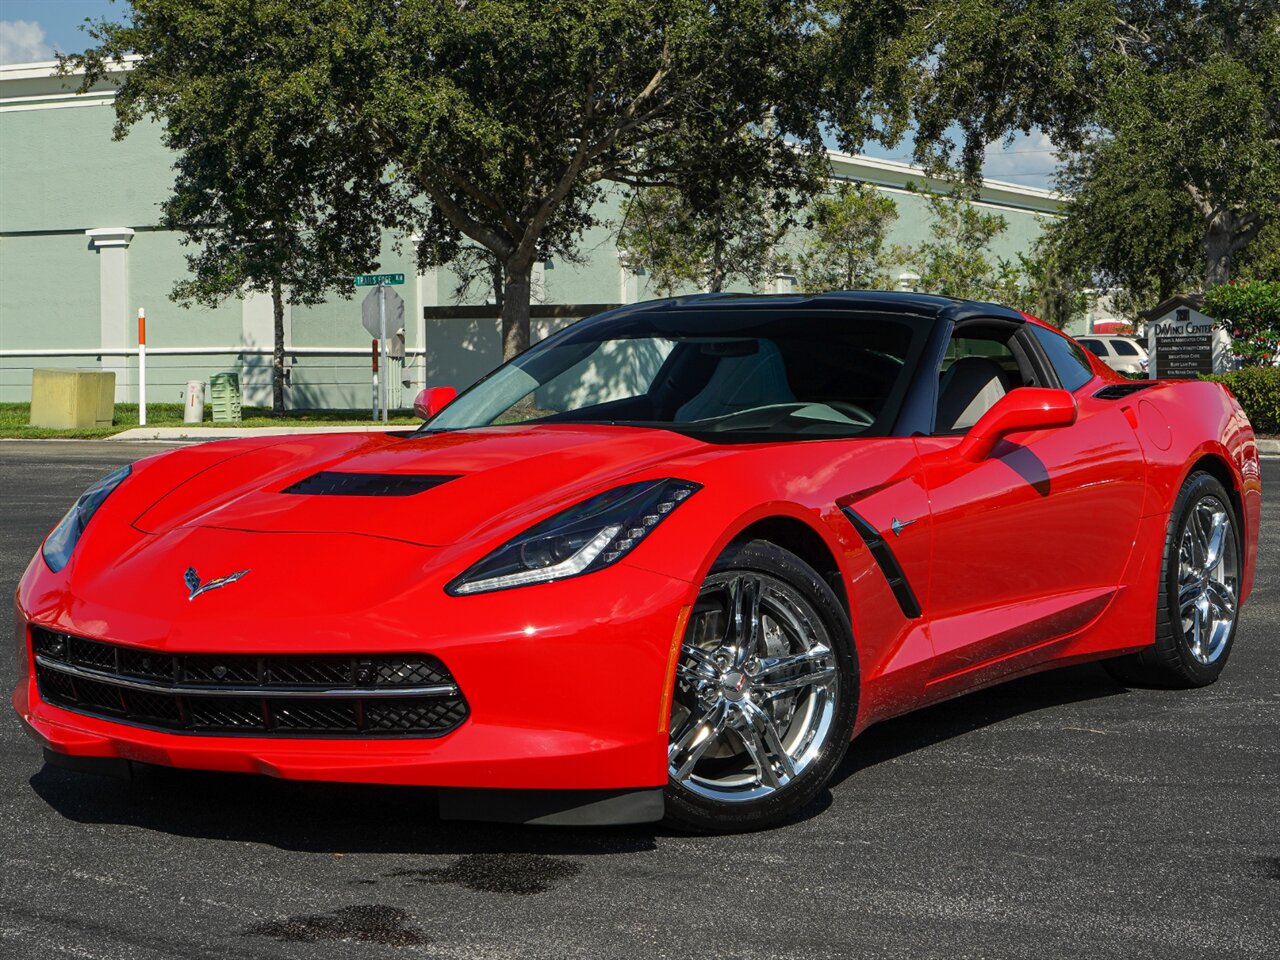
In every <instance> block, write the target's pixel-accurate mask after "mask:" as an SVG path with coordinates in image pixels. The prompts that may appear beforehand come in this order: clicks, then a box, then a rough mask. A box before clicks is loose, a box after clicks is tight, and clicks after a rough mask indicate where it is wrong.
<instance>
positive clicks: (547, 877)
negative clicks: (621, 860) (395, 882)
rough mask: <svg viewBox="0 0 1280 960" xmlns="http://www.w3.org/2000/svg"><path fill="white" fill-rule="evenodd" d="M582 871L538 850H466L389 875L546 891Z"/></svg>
mask: <svg viewBox="0 0 1280 960" xmlns="http://www.w3.org/2000/svg"><path fill="white" fill-rule="evenodd" d="M581 870H582V868H581V867H579V866H578V865H577V864H576V863H574V862H573V861H571V860H565V859H562V858H560V857H548V856H546V855H544V854H540V853H469V854H467V855H466V856H464V857H459V858H458V859H457V860H455V861H454V862H453V863H451V864H449V866H447V867H430V868H427V869H424V870H397V871H396V872H394V873H388V874H385V876H386V877H388V878H404V879H407V880H410V881H412V882H414V883H432V884H435V883H455V884H457V885H458V886H461V887H466V888H467V889H468V890H475V891H477V892H479V893H514V894H520V895H528V894H533V893H546V892H547V891H548V890H550V889H551V888H552V887H554V886H556V885H557V884H559V883H561V882H563V881H565V880H568V879H570V878H571V877H575V876H577V875H578V873H579V872H580V871H581Z"/></svg>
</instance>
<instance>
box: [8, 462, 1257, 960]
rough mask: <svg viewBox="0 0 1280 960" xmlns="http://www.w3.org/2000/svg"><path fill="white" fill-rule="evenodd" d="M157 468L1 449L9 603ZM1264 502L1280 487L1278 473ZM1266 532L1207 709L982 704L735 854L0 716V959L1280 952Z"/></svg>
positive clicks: (848, 776) (1122, 698)
mask: <svg viewBox="0 0 1280 960" xmlns="http://www.w3.org/2000/svg"><path fill="white" fill-rule="evenodd" d="M153 449H156V448H154V447H144V446H134V445H129V444H121V443H87V442H85V443H44V444H37V443H0V584H2V585H3V589H4V590H6V591H8V590H11V589H12V587H13V585H14V584H15V583H16V581H17V579H18V577H19V576H20V575H21V573H22V570H23V568H24V567H25V566H26V563H27V561H28V560H29V559H30V557H31V555H32V553H33V551H34V550H35V548H36V546H37V545H38V543H39V541H40V538H41V537H42V536H43V534H44V533H45V532H47V530H48V529H49V527H51V526H52V525H53V523H54V522H56V520H57V518H58V516H59V515H60V514H61V513H62V512H63V511H64V510H65V509H66V507H67V506H68V505H69V504H70V502H71V501H72V500H73V499H74V498H75V496H77V495H78V494H79V493H80V492H81V490H82V489H83V488H84V487H85V486H87V485H88V484H89V483H91V482H92V481H93V480H94V479H96V478H97V477H99V476H101V475H102V474H104V473H106V472H108V471H109V470H111V469H113V468H114V467H115V466H117V465H119V464H122V463H124V462H126V461H128V460H130V459H134V458H136V457H139V456H142V455H143V454H144V453H148V452H151V450H153ZM1263 482H1264V485H1265V486H1266V487H1267V488H1268V489H1269V490H1272V491H1273V490H1276V489H1278V488H1280V459H1269V460H1267V461H1264V470H1263ZM1264 510H1265V517H1264V540H1263V544H1262V551H1261V563H1260V569H1259V572H1258V584H1257V588H1256V590H1255V593H1254V596H1253V599H1252V601H1251V602H1250V604H1249V605H1248V606H1247V607H1246V608H1245V611H1244V614H1243V620H1242V623H1241V628H1240V634H1239V636H1238V639H1237V643H1236V648H1235V651H1234V653H1233V656H1232V661H1231V663H1230V665H1229V666H1228V668H1227V671H1226V673H1225V675H1224V677H1223V679H1222V680H1221V681H1220V682H1219V683H1218V684H1216V685H1215V686H1213V687H1210V688H1208V689H1205V690H1199V691H1190V692H1168V691H1147V690H1127V689H1125V688H1123V687H1121V686H1118V685H1117V684H1115V683H1114V682H1112V681H1111V680H1109V679H1108V678H1107V676H1106V675H1105V674H1104V673H1103V672H1102V671H1101V670H1100V669H1098V668H1097V667H1094V666H1089V667H1082V668H1070V669H1066V670H1060V671H1057V672H1053V673H1048V674H1043V675H1040V676H1037V677H1033V678H1029V679H1026V680H1022V681H1018V682H1015V683H1013V684H1010V685H1007V686H1005V687H1000V688H996V689H993V690H989V691H984V692H981V693H977V694H972V695H970V696H967V697H964V698H962V699H959V700H956V701H953V702H951V703H947V704H943V705H941V706H938V707H934V708H931V709H929V710H926V711H924V712H921V713H918V714H915V715H913V716H909V717H905V718H902V719H899V720H896V721H893V722H890V723H886V724H883V725H881V726H879V727H876V728H874V729H872V730H871V731H869V732H868V733H867V734H865V735H864V736H863V737H861V738H860V739H859V740H857V741H855V743H854V745H853V747H852V749H851V751H850V754H849V757H848V759H847V760H846V762H845V765H844V767H843V769H842V770H841V771H840V773H839V775H838V777H837V780H836V782H835V784H834V785H833V787H832V789H831V790H830V792H829V793H827V794H825V795H824V796H822V797H821V799H820V800H819V801H818V802H817V803H816V804H815V805H814V806H813V808H812V809H811V810H809V811H808V815H807V816H806V817H805V818H804V819H802V820H801V821H799V822H797V823H795V824H792V825H790V826H787V827H784V828H781V829H777V830H773V831H770V832H767V833H763V834H756V835H751V836H737V837H712V838H706V837H687V836H681V835H678V834H672V833H669V832H666V831H664V830H662V829H656V830H655V829H654V828H652V827H649V828H627V829H609V830H579V831H570V830H550V829H530V828H515V827H505V826H495V825H486V824H474V825H473V824H460V823H451V822H441V821H438V820H436V819H435V817H434V814H433V813H432V804H431V803H430V802H429V801H428V800H427V799H425V798H424V796H423V794H422V793H421V792H419V791H414V790H410V789H399V788H395V789H391V788H381V787H360V786H337V785H328V784H308V783H288V782H281V781H273V780H270V779H266V778H250V777H239V776H222V775H212V774H195V773H181V772H164V773H161V774H156V775H153V776H148V777H145V778H143V779H141V780H138V781H135V782H133V783H128V782H117V781H112V780H103V779H99V778H96V777H91V776H83V775H76V774H72V773H68V772H66V771H63V770H60V769H53V768H45V767H44V766H43V765H42V762H41V756H40V751H39V749H38V748H37V747H36V745H35V744H33V743H32V742H31V741H29V740H28V739H27V738H26V737H25V736H24V735H23V733H22V732H21V730H20V728H19V724H18V722H17V721H16V719H14V718H12V716H11V715H7V716H6V717H5V718H3V719H0V757H2V758H3V765H2V767H0V783H2V784H3V786H2V787H0V844H2V849H3V863H4V870H3V871H2V872H0V955H3V956H7V957H14V958H20V957H41V958H48V957H58V956H64V955H65V956H73V957H82V958H97V957H101V958H113V960H115V958H134V957H137V958H158V957H210V958H224V957H225V958H234V957H325V958H328V957H360V958H373V957H393V956H394V957H405V956H425V957H449V958H477V960H479V958H506V957H522V958H523V957H538V958H541V957H546V958H563V957H584V958H602V960H603V958H614V957H625V958H628V960H636V958H641V957H671V958H692V957H698V958H708V960H709V958H782V957H821V958H836V957H839V958H872V957H903V958H914V957H948V958H961V957H975V958H976V957H992V958H995V957H1002V958H1003V957H1011V958H1012V957H1027V958H1051V957H1091V958H1094V957H1125V958H1132V957H1160V958H1171V957H1197V958H1198V957H1263V956H1272V957H1276V956H1280V534H1277V533H1276V532H1275V531H1276V530H1277V529H1278V528H1280V506H1277V502H1276V500H1275V499H1269V500H1268V501H1267V502H1266V504H1265V507H1264ZM0 617H2V619H0V636H5V637H8V636H11V635H12V625H11V617H12V611H11V608H9V607H8V605H7V604H6V605H5V608H4V612H3V614H0ZM0 662H2V663H3V666H2V667H0V679H3V683H4V686H5V688H6V690H7V689H10V688H11V687H12V684H13V681H14V673H15V669H14V664H13V662H12V658H11V657H9V656H7V655H6V656H4V657H3V658H2V661H0ZM6 714H8V711H6Z"/></svg>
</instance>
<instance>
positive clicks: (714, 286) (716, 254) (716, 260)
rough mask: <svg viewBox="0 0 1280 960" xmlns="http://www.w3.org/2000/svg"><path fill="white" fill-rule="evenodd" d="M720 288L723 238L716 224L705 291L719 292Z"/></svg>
mask: <svg viewBox="0 0 1280 960" xmlns="http://www.w3.org/2000/svg"><path fill="white" fill-rule="evenodd" d="M722 290H724V238H723V237H722V236H720V229H719V225H718V224H717V227H716V238H715V239H714V240H713V241H712V242H711V276H710V277H709V278H708V279H707V291H708V292H709V293H720V292H721V291H722Z"/></svg>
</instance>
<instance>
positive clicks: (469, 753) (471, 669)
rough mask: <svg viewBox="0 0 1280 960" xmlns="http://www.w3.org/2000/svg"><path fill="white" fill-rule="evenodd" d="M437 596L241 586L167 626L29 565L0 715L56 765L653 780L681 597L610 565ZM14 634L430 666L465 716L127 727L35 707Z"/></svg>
mask: <svg viewBox="0 0 1280 960" xmlns="http://www.w3.org/2000/svg"><path fill="white" fill-rule="evenodd" d="M437 591H438V588H436V589H434V590H429V589H427V588H424V589H423V590H421V591H419V592H418V593H417V595H416V596H412V597H404V596H400V597H396V598H395V599H394V600H393V601H391V602H389V603H382V604H379V605H377V606H374V607H372V608H370V607H364V606H362V605H361V604H359V603H352V604H347V605H344V604H335V603H333V602H328V603H326V608H327V609H326V610H325V611H324V615H323V616H321V617H317V616H312V615H308V614H304V613H294V614H292V615H291V614H290V612H289V611H287V610H286V611H282V610H281V609H280V607H281V604H280V603H279V602H278V601H277V600H276V599H275V598H274V597H273V598H270V599H269V600H268V599H264V600H262V601H261V602H259V601H258V600H257V598H256V594H254V593H252V592H250V591H247V590H246V591H244V592H243V593H242V594H241V595H240V596H239V597H236V596H235V595H234V593H233V591H231V590H226V591H221V593H224V594H226V596H224V597H219V596H217V594H210V595H209V599H211V600H217V601H219V602H218V603H217V604H216V605H215V604H214V603H209V604H208V605H205V604H203V603H193V604H189V605H188V604H186V603H185V597H184V598H183V600H184V603H183V604H182V605H179V606H175V607H171V608H169V616H168V617H156V616H154V615H153V610H154V606H152V608H151V609H148V605H147V604H146V603H145V602H139V601H138V600H137V599H136V598H129V597H120V598H119V600H118V601H113V602H106V601H104V600H102V599H95V600H90V599H88V598H86V597H85V596H83V595H82V594H80V593H79V592H78V591H77V590H76V588H75V585H74V582H72V583H68V582H67V578H66V577H65V576H64V575H60V574H51V573H50V572H49V571H48V570H47V569H46V568H44V567H43V565H42V564H40V563H39V562H38V561H37V562H35V563H33V564H32V566H31V568H29V569H28V572H27V576H26V577H24V579H23V583H22V585H21V586H20V588H19V592H18V597H17V617H16V624H17V630H18V636H17V638H16V639H17V646H18V654H19V664H20V667H21V668H22V669H21V677H20V680H19V683H18V686H17V688H16V690H15V692H14V696H13V705H14V708H15V710H16V711H17V713H18V716H19V717H20V719H21V720H22V722H23V724H24V726H25V727H26V729H27V732H28V733H29V734H30V735H31V737H32V738H33V739H34V740H35V741H36V742H37V743H39V744H40V745H41V746H42V747H44V748H45V749H47V750H49V751H52V752H53V753H55V754H58V755H63V756H68V757H81V758H99V759H104V760H115V761H127V762H133V763H141V764H150V765H162V766H169V767H181V768H187V769H193V770H211V771H225V772H234V773H257V774H266V775H269V776H276V777H283V778H289V779H304V780H328V781H347V782H367V783H380V784H399V785H413V786H424V787H443V788H459V789H466V790H494V789H502V790H539V791H545V790H555V791H581V790H604V791H615V792H616V791H624V792H625V791H629V790H634V789H637V788H649V789H654V788H660V787H662V786H663V785H665V783H666V777H667V769H666V748H667V733H666V726H667V722H666V721H667V717H666V711H667V702H668V700H667V688H668V687H669V686H670V684H671V676H670V672H671V666H672V657H671V653H672V649H673V643H674V642H675V641H676V639H677V638H676V636H675V632H676V630H677V627H678V625H679V621H680V617H681V612H682V611H683V610H684V609H685V608H686V607H687V606H688V605H689V604H690V603H691V602H692V597H693V594H694V592H695V588H694V587H693V586H692V585H690V584H688V583H686V582H684V581H681V580H678V579H674V578H671V577H666V576H661V575H658V574H654V573H650V572H648V571H645V570H642V569H639V568H633V567H629V566H626V565H625V564H618V565H616V566H614V567H611V568H608V569H606V570H603V571H600V572H599V573H596V574H593V575H591V576H589V577H581V578H578V579H575V580H568V581H563V582H560V583H554V584H546V585H540V586H534V587H527V588H522V589H518V590H512V591H506V592H502V593H494V594H484V595H479V596H473V597H457V598H454V597H448V596H446V595H444V594H443V592H442V591H438V592H437ZM204 599H205V598H201V601H203V600H204ZM222 601H227V602H226V603H223V602H222ZM232 601H235V602H234V603H232ZM344 606H346V607H348V608H349V609H346V610H345V611H344V610H343V609H342V608H343V607H344ZM140 610H147V613H145V614H144V613H141V612H139V611H140ZM31 624H36V625H39V626H42V627H45V628H47V629H50V630H55V631H61V632H65V633H68V634H74V635H77V636H84V637H89V638H91V639H97V640H101V641H105V642H109V643H116V644H127V645H131V646H136V647H137V648H138V649H146V650H156V651H164V652H168V653H179V654H182V653H244V652H258V653H280V654H298V653H308V654H322V653H355V652H361V653H366V654H367V653H370V652H373V653H409V652H414V653H422V654H429V655H432V656H435V657H438V658H439V659H440V660H441V661H442V662H443V663H444V664H445V665H446V666H447V667H448V668H449V670H450V672H451V673H452V675H453V677H454V678H455V679H456V681H457V683H458V686H459V687H460V689H461V690H462V691H463V692H464V693H465V696H466V699H467V703H468V705H469V708H470V709H469V715H468V717H467V719H466V720H465V721H463V722H462V724H461V725H460V726H459V727H458V728H457V729H455V730H453V732H451V733H448V734H446V735H444V736H440V737H437V738H434V739H399V738H398V739H364V738H341V739H336V738H325V737H322V736H315V737H310V738H277V737H271V736H262V737H258V736H208V735H203V734H195V733H187V732H174V731H166V730H155V729H149V728H146V727H141V726H134V725H130V724H127V723H120V722H115V721H112V720H108V719H103V718H101V717H96V716H88V715H85V714H82V713H77V712H73V711H71V710H68V709H63V708H60V707H57V706H54V705H53V704H50V703H48V702H45V701H44V700H42V699H41V697H40V695H39V693H38V690H37V686H36V681H35V678H34V670H33V662H32V655H31V644H30V625H31ZM211 636H216V637H218V638H219V642H218V643H216V644H213V643H210V642H209V641H208V639H207V638H208V637H211ZM304 638H305V639H304ZM355 638H358V639H359V643H360V644H361V646H360V647H359V649H358V650H357V649H355V648H353V643H355V642H356V639H355ZM139 640H140V642H139ZM650 806H651V805H650Z"/></svg>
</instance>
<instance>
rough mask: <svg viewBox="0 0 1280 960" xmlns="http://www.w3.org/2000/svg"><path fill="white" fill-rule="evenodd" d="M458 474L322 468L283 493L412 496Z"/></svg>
mask: <svg viewBox="0 0 1280 960" xmlns="http://www.w3.org/2000/svg"><path fill="white" fill-rule="evenodd" d="M457 479H458V478H457V476H438V475H434V474H426V473H340V472H338V471H335V470H323V471H321V472H320V473H313V474H312V475H311V476H309V477H304V478H303V479H302V480H299V481H298V482H297V483H295V484H293V485H291V486H288V487H285V488H284V489H283V490H281V491H280V492H281V493H300V494H306V495H308V496H312V497H412V496H413V495H414V494H415V493H422V492H423V491H424V490H430V489H431V488H432V487H438V486H440V484H442V483H448V482H449V481H450V480H457Z"/></svg>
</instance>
